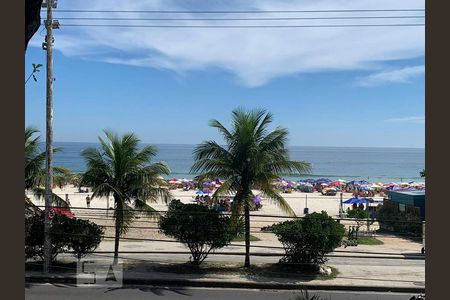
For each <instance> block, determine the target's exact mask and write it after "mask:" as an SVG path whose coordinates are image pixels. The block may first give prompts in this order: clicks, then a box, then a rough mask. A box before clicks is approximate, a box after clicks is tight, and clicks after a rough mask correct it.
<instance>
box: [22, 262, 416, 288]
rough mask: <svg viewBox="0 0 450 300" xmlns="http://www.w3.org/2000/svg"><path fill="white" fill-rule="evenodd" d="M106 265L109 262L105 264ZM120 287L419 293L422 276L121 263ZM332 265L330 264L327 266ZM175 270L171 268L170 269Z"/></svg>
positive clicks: (366, 269) (382, 270)
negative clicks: (311, 274) (321, 276)
mask: <svg viewBox="0 0 450 300" xmlns="http://www.w3.org/2000/svg"><path fill="white" fill-rule="evenodd" d="M105 262H108V263H110V261H109V260H108V261H105ZM122 263H123V264H124V265H123V266H124V269H123V284H124V285H158V286H161V285H162V286H191V287H221V288H250V289H252V288H256V289H295V290H296V289H299V288H301V287H303V288H307V289H310V290H348V291H378V292H388V291H391V292H408V293H421V292H424V291H425V283H424V279H425V275H424V270H421V267H410V266H399V267H396V268H386V267H384V266H364V265H361V266H359V267H355V265H351V266H346V265H339V266H336V267H337V269H338V272H339V274H338V275H337V276H336V278H333V279H314V278H311V277H307V276H301V275H299V274H294V276H290V275H289V272H285V273H284V274H283V273H280V272H266V271H264V272H263V274H261V273H260V272H259V271H258V268H259V267H258V265H255V268H256V269H254V270H252V271H250V272H247V271H242V268H235V269H233V268H231V271H224V270H223V269H224V268H225V269H226V268H227V266H226V263H223V264H222V266H221V267H219V268H217V267H216V268H214V267H213V268H212V269H210V270H206V269H205V268H201V269H199V270H198V271H195V272H192V269H191V268H190V267H189V268H187V269H186V270H183V269H181V270H176V268H177V267H179V266H186V265H183V264H180V263H179V262H178V263H171V264H168V263H136V262H132V261H125V260H123V261H122ZM330 265H332V264H330ZM173 267H175V269H174V268H173ZM26 282H27V283H33V282H34V283H42V282H52V283H67V284H76V273H75V271H73V272H60V273H52V274H50V275H44V274H42V273H41V272H39V271H27V272H26Z"/></svg>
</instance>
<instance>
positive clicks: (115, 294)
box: [25, 284, 413, 300]
mask: <svg viewBox="0 0 450 300" xmlns="http://www.w3.org/2000/svg"><path fill="white" fill-rule="evenodd" d="M297 294H298V293H297ZM310 294H317V295H319V296H321V297H323V299H327V300H349V299H350V300H363V299H364V300H404V299H405V300H408V299H410V298H411V296H413V295H411V294H401V293H372V292H341V291H336V292H333V291H315V292H311V293H310ZM295 295H296V293H295V292H293V291H269V290H246V289H245V290H244V289H242V290H241V289H206V288H167V287H143V286H133V287H126V288H120V289H107V288H87V287H73V286H67V285H50V284H37V285H34V284H33V285H28V286H27V287H26V289H25V299H30V300H31V299H45V300H53V299H69V300H70V299H85V300H87V299H127V300H132V299H144V298H145V299H167V300H178V299H182V300H188V299H214V300H221V299H234V300H238V299H245V300H261V299H280V300H281V299H283V300H288V299H291V300H295Z"/></svg>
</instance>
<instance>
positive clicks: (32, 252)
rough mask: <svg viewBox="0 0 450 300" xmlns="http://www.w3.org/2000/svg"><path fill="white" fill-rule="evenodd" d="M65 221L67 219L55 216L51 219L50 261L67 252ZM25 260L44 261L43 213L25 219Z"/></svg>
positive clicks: (67, 242)
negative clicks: (36, 259) (37, 259)
mask: <svg viewBox="0 0 450 300" xmlns="http://www.w3.org/2000/svg"><path fill="white" fill-rule="evenodd" d="M65 219H68V218H67V217H66V216H62V215H55V216H54V217H53V219H52V227H51V228H50V237H51V243H52V260H55V259H56V256H57V255H58V254H59V253H63V252H65V251H67V250H68V245H69V236H68V235H65V234H64V229H65V228H64V227H65V223H66V222H65ZM25 258H26V259H29V258H40V259H41V260H44V213H41V214H37V215H35V216H32V217H30V218H27V219H25Z"/></svg>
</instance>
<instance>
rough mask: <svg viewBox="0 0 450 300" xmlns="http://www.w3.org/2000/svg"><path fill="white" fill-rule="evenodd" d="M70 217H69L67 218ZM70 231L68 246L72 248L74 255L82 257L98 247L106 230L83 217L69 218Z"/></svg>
mask: <svg viewBox="0 0 450 300" xmlns="http://www.w3.org/2000/svg"><path fill="white" fill-rule="evenodd" d="M67 219H68V218H67ZM68 220H70V221H68V222H69V226H68V228H67V229H68V230H70V232H68V233H69V234H70V240H69V245H68V247H69V248H70V249H72V251H73V252H74V253H73V256H75V257H76V258H78V259H81V258H83V257H85V256H86V255H88V254H89V253H92V252H94V251H95V249H97V247H98V245H100V242H101V241H102V238H103V234H104V230H103V228H102V227H101V226H99V225H97V224H95V223H93V222H90V221H88V220H81V219H76V218H73V219H68Z"/></svg>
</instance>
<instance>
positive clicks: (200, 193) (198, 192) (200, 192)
mask: <svg viewBox="0 0 450 300" xmlns="http://www.w3.org/2000/svg"><path fill="white" fill-rule="evenodd" d="M195 194H197V195H204V194H205V193H203V191H197V192H196V193H195Z"/></svg>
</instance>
